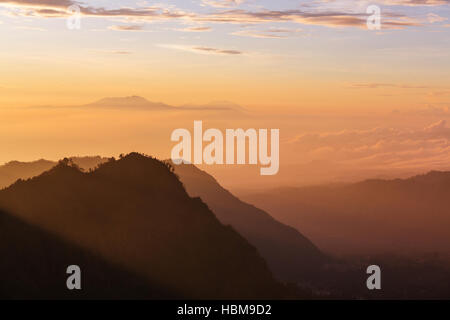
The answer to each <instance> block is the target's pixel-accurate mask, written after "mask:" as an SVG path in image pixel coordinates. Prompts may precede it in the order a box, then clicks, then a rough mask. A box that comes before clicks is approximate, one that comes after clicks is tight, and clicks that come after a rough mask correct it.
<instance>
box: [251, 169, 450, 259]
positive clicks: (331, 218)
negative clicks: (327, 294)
mask: <svg viewBox="0 0 450 320" xmlns="http://www.w3.org/2000/svg"><path fill="white" fill-rule="evenodd" d="M244 199H246V200H247V201H249V202H251V203H255V204H257V205H258V206H260V207H262V208H264V209H266V210H268V211H269V212H271V213H272V214H275V215H276V217H277V218H278V219H280V220H281V221H283V222H284V223H287V224H290V225H292V226H297V227H301V228H302V231H303V232H305V233H306V234H307V235H308V236H309V237H310V238H311V239H312V241H314V243H316V244H318V245H319V247H320V248H321V249H323V250H326V251H329V252H332V253H337V254H381V253H401V254H409V253H411V254H417V253H428V252H440V253H445V254H448V252H450V234H449V232H448V228H449V226H450V215H449V212H450V209H449V208H450V172H437V171H434V172H430V173H428V174H425V175H418V176H414V177H411V178H409V179H395V180H379V179H378V180H366V181H363V182H359V183H353V184H343V185H328V186H326V185H325V186H316V187H303V188H280V189H276V190H270V191H267V192H263V193H257V194H252V195H245V196H244Z"/></svg>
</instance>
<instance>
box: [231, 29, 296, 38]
mask: <svg viewBox="0 0 450 320" xmlns="http://www.w3.org/2000/svg"><path fill="white" fill-rule="evenodd" d="M302 32H303V31H302V30H301V29H283V28H270V29H266V30H253V29H244V30H240V31H236V32H233V33H232V34H233V35H235V36H242V37H252V38H266V39H286V38H289V37H291V36H294V35H298V34H301V33H302Z"/></svg>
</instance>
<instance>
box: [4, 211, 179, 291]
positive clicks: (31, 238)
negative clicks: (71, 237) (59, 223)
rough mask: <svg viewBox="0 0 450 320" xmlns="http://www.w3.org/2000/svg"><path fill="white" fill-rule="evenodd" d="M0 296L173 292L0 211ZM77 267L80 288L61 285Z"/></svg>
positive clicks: (64, 283)
mask: <svg viewBox="0 0 450 320" xmlns="http://www.w3.org/2000/svg"><path fill="white" fill-rule="evenodd" d="M0 256H1V260H0V274H1V275H2V278H1V281H0V299H157V298H159V299H161V298H171V297H176V296H177V295H176V294H174V293H169V292H168V291H167V290H165V289H164V288H162V287H160V286H158V285H155V284H153V285H150V284H149V283H148V282H147V281H146V280H145V279H144V278H142V277H138V276H135V275H133V274H131V273H130V272H127V271H125V270H123V269H122V268H119V267H116V266H113V265H111V264H110V263H108V262H106V261H105V260H103V259H101V258H99V257H98V256H96V255H94V254H92V253H90V252H88V251H87V250H84V249H81V248H78V247H76V246H74V245H72V244H69V243H68V242H66V241H63V240H62V239H60V238H58V237H56V236H54V235H51V234H49V233H46V232H44V231H42V230H40V229H39V228H36V227H33V226H31V225H29V224H27V223H24V222H22V221H20V220H19V219H17V218H15V217H13V216H11V215H8V214H6V213H3V212H0ZM73 264H76V265H78V266H79V267H80V268H81V276H82V277H81V279H82V283H81V286H82V290H73V291H70V290H68V289H67V287H66V280H67V277H68V276H69V275H68V274H66V270H67V267H68V266H70V265H73Z"/></svg>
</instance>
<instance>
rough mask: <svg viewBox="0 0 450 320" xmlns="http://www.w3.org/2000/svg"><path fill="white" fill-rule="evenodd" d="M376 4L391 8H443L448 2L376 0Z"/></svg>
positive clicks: (443, 0)
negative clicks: (390, 6)
mask: <svg viewBox="0 0 450 320" xmlns="http://www.w3.org/2000/svg"><path fill="white" fill-rule="evenodd" d="M376 2H378V3H382V4H385V5H392V6H443V5H448V4H450V0H378V1H376Z"/></svg>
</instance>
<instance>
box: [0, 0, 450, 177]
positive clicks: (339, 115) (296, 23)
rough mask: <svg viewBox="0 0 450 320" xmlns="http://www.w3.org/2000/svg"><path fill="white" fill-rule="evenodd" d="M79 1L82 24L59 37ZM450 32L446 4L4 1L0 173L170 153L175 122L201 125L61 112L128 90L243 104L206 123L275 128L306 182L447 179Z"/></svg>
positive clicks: (171, 99) (182, 100)
mask: <svg viewBox="0 0 450 320" xmlns="http://www.w3.org/2000/svg"><path fill="white" fill-rule="evenodd" d="M73 5H76V6H78V8H79V9H80V28H79V29H76V28H75V29H73V28H68V26H67V22H68V20H69V21H71V22H73V21H74V20H72V19H73V15H72V11H70V10H69V9H68V8H69V7H71V6H73ZM370 5H377V6H379V8H380V10H381V11H380V12H381V28H380V29H379V30H371V29H369V28H368V27H367V19H368V17H369V16H370V14H367V12H366V10H367V8H368V7H369V6H370ZM71 8H75V7H71ZM449 35H450V1H449V0H373V1H359V0H355V1H345V0H342V1H340V0H314V1H294V0H281V1H257V0H234V1H233V0H188V1H128V0H126V1H106V0H94V1H72V0H41V1H35V0H0V37H1V39H2V44H1V50H0V70H1V72H0V116H1V117H0V134H1V135H0V143H1V144H2V145H3V146H4V148H5V150H7V152H3V153H2V155H1V156H0V162H1V161H3V162H6V161H9V160H15V159H19V160H32V159H37V158H40V157H43V158H58V157H61V156H64V155H71V154H78V155H80V154H87V153H89V154H99V153H102V154H104V155H111V154H116V153H120V150H123V151H145V152H148V153H153V152H155V153H157V154H158V155H161V157H163V156H166V155H167V154H168V152H167V150H165V148H164V146H165V145H167V144H168V143H169V141H168V138H167V137H168V135H169V134H170V130H173V129H174V127H175V124H176V125H184V126H188V125H192V120H193V119H194V118H195V117H197V120H202V119H198V117H200V118H201V117H202V115H199V114H195V116H194V115H190V116H185V115H177V116H174V117H168V116H166V115H158V116H157V115H154V114H147V113H145V114H140V113H136V112H131V113H130V112H126V111H124V112H122V113H120V112H119V113H118V112H117V111H114V112H110V111H105V110H95V112H92V113H90V114H86V113H80V112H79V110H78V109H77V108H75V109H74V108H72V109H71V108H68V107H67V106H77V105H83V104H87V103H91V102H93V101H96V100H99V99H101V98H104V97H111V96H113V97H123V96H131V95H136V96H141V97H145V98H146V99H148V100H150V101H161V102H164V103H167V104H170V105H176V106H182V105H185V104H195V105H204V104H208V103H211V102H215V101H230V103H232V104H233V105H235V104H237V105H240V106H242V107H243V108H245V110H247V111H248V113H251V114H252V120H249V118H248V117H240V116H238V117H239V119H235V118H233V116H229V117H228V116H226V117H225V118H224V119H225V120H226V121H225V120H224V121H222V122H221V121H218V120H217V117H211V116H210V115H204V119H203V120H210V122H209V123H208V125H210V126H213V125H217V126H219V127H227V126H228V127H229V126H231V127H236V126H243V127H248V126H254V127H256V128H258V127H259V128H262V127H265V128H281V129H282V134H281V139H282V142H283V143H284V148H282V151H281V152H282V154H283V152H284V154H285V157H284V158H282V159H281V161H282V162H281V163H282V165H283V163H284V165H285V166H289V167H290V166H299V165H300V164H301V166H302V169H299V168H296V169H289V170H286V171H288V172H290V170H294V171H296V172H298V173H299V176H298V179H303V180H304V181H305V183H306V182H308V183H315V182H320V181H322V180H321V179H316V178H317V175H316V174H315V173H314V174H315V176H314V177H315V178H314V177H313V176H312V174H313V173H311V174H310V175H311V176H308V177H306V176H305V174H304V173H305V172H315V171H314V170H312V171H311V163H323V161H324V160H327V161H329V160H330V158H333V159H334V160H335V163H334V164H332V165H329V164H328V165H327V166H332V167H333V168H342V171H339V172H337V171H336V170H337V169H336V170H335V171H336V172H333V173H331V172H330V173H329V174H330V175H332V176H333V177H334V178H333V179H338V177H341V176H343V175H345V174H347V173H348V172H349V171H350V170H351V169H352V168H355V167H356V168H364V170H363V171H364V173H361V175H358V177H362V176H367V175H368V172H369V171H370V172H373V170H376V168H378V169H380V168H383V167H389V168H390V166H392V168H396V169H402V170H403V171H402V172H411V170H412V171H414V172H416V171H420V170H426V169H433V168H442V167H443V164H444V163H446V161H447V160H449V159H450V147H449V146H450V134H449V131H448V130H449V129H448V121H449V120H450V119H449V108H450V59H449V58H450V57H449V55H450V36H449ZM54 107H56V108H54ZM58 107H60V108H58ZM184 120H186V121H184ZM222 120H223V119H222ZM183 121H184V122H183ZM164 125H165V126H164ZM163 126H164V129H162V128H163ZM150 127H152V128H154V129H151V128H150ZM158 128H159V129H161V130H158ZM430 128H432V129H430ZM430 130H431V131H430ZM430 132H434V133H433V134H431V133H430ZM437 132H438V133H437ZM166 135H167V137H166ZM352 139H354V140H352ZM149 140H152V141H154V140H158V141H159V144H151V143H150V142H149ZM400 145H401V146H400ZM136 149H137V150H136ZM166 149H167V148H166ZM402 152H403V153H402ZM405 157H406V158H407V159H406V160H405V159H404V158H405ZM283 159H284V160H283ZM405 161H406V162H405ZM314 168H315V170H316V171H317V172H319V171H323V170H321V168H320V165H314ZM411 168H413V169H414V170H413V169H411ZM344 169H345V170H344ZM378 169H377V170H378ZM410 169H411V170H410ZM339 170H341V169H339ZM371 170H372V171H371ZM376 172H377V174H378V171H376ZM396 172H397V171H396ZM344 173H345V174H344ZM218 174H220V173H218ZM289 176H291V175H290V174H286V176H285V178H282V177H283V171H281V173H280V177H279V181H278V182H279V183H280V184H281V183H284V184H289V183H292V181H291V180H289V179H288V177H289ZM223 177H224V178H227V177H232V176H230V175H229V174H223ZM228 181H229V183H231V182H232V181H231V178H229V180H228ZM255 183H256V182H255Z"/></svg>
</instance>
